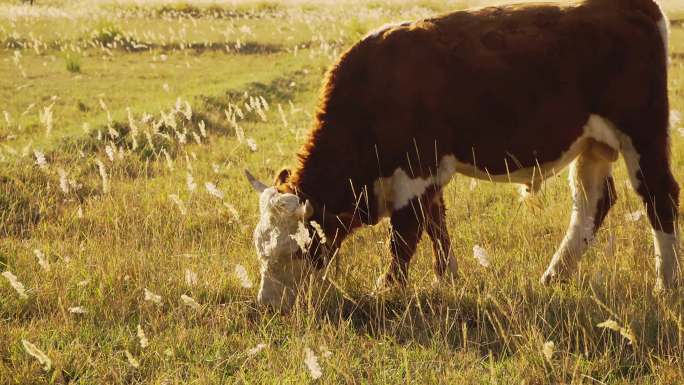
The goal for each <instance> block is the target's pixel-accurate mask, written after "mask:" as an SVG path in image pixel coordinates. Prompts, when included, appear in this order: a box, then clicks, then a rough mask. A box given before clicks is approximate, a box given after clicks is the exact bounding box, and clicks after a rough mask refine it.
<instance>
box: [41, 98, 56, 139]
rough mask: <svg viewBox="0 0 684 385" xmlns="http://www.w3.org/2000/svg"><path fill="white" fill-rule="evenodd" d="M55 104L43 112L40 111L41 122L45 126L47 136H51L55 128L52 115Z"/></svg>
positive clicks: (45, 108)
mask: <svg viewBox="0 0 684 385" xmlns="http://www.w3.org/2000/svg"><path fill="white" fill-rule="evenodd" d="M54 105H55V103H52V104H50V105H49V106H47V107H44V108H43V110H42V111H40V114H39V115H40V122H41V123H43V125H45V136H50V133H51V132H52V128H53V123H54V119H53V115H52V107H54Z"/></svg>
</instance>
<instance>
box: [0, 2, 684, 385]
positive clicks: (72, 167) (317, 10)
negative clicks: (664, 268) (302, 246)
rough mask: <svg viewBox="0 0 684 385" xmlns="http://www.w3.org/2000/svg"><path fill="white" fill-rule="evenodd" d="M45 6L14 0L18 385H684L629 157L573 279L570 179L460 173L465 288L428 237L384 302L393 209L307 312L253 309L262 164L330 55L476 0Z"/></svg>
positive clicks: (5, 251)
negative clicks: (556, 276)
mask: <svg viewBox="0 0 684 385" xmlns="http://www.w3.org/2000/svg"><path fill="white" fill-rule="evenodd" d="M37 3H38V5H37V6H33V7H30V6H27V5H19V2H18V1H0V47H1V48H0V112H2V116H0V272H5V271H9V272H11V273H12V274H13V276H16V279H17V280H18V282H20V283H21V284H22V285H23V288H24V290H25V292H24V291H22V288H21V287H19V286H18V284H17V283H15V286H17V288H16V289H15V288H13V286H11V284H10V283H11V281H13V279H11V278H12V276H11V275H9V274H5V275H6V276H5V277H0V384H39V383H57V384H64V383H77V384H124V383H125V384H138V383H140V384H148V383H150V384H190V383H191V384H217V383H247V384H253V383H273V384H276V383H277V384H300V383H307V382H312V381H316V382H319V383H329V384H337V383H359V384H385V383H388V384H395V383H415V384H429V383H450V384H547V383H549V384H556V383H565V384H571V383H572V384H625V383H629V384H681V383H684V374H683V372H684V289H675V290H672V291H671V292H668V293H665V294H664V295H659V296H654V295H653V294H652V292H651V289H652V287H653V283H654V279H655V278H654V264H653V257H652V256H653V249H652V248H653V246H652V242H651V236H650V227H649V226H648V224H647V220H646V218H645V215H639V213H641V210H643V207H642V205H641V203H640V202H639V200H638V198H637V197H636V195H635V194H634V193H633V192H632V191H631V188H629V187H628V186H627V184H626V181H627V178H626V175H625V170H624V167H623V165H622V163H621V162H620V164H619V166H618V168H617V171H616V181H617V190H618V194H619V200H618V204H617V206H616V208H615V209H614V210H613V211H612V213H611V214H610V216H609V217H608V219H607V224H606V225H605V226H604V228H603V229H602V230H601V232H600V233H599V236H598V238H597V241H596V243H595V246H594V247H593V248H592V249H591V251H590V252H589V253H588V254H587V255H586V256H585V258H584V259H583V263H582V264H581V266H580V270H579V272H578V273H577V274H576V275H575V276H574V279H573V280H572V281H571V282H570V283H568V284H565V285H556V286H550V287H545V286H542V285H540V284H539V283H538V278H539V277H540V276H541V274H542V272H543V270H544V269H545V267H546V265H547V263H548V262H549V260H550V257H551V255H552V254H553V252H554V250H555V248H556V246H557V245H558V243H559V242H560V240H561V238H562V236H563V234H564V231H565V227H566V224H567V221H568V220H569V216H570V207H571V203H570V191H569V187H568V186H567V182H566V178H565V175H566V174H563V175H562V176H560V177H558V178H555V179H553V180H550V181H548V183H547V185H546V187H545V188H544V189H543V190H542V191H541V192H540V193H539V194H538V195H536V196H534V197H533V198H531V200H530V201H529V202H527V203H520V202H519V201H518V194H517V191H516V188H515V186H508V185H495V184H490V183H485V182H475V181H473V180H470V179H468V178H465V177H458V176H457V177H456V178H455V179H454V181H453V182H452V183H451V184H450V185H449V187H448V189H447V192H446V201H447V206H448V208H449V212H448V220H449V227H450V231H451V235H452V239H453V243H454V251H455V252H456V254H457V255H458V257H459V263H460V268H461V277H460V280H459V281H458V282H456V283H455V284H454V285H446V286H443V287H433V286H432V284H431V281H432V272H431V267H430V266H431V258H432V255H431V249H430V247H429V242H427V240H424V241H423V242H422V243H421V246H420V248H419V251H418V253H417V255H416V256H415V259H414V262H413V263H412V267H411V283H410V285H409V287H408V288H407V289H406V290H405V291H403V292H400V291H396V292H391V293H388V294H385V295H381V296H372V295H371V292H372V290H373V286H374V283H375V279H376V278H377V277H378V276H379V275H380V274H381V272H382V271H384V269H385V266H386V264H387V262H388V261H389V252H388V247H387V235H388V225H387V224H381V225H379V226H376V227H374V228H367V229H364V230H362V231H359V232H358V233H357V234H355V236H354V237H353V238H352V239H350V240H349V241H347V242H346V243H345V245H344V248H343V250H342V253H341V260H340V262H339V265H338V266H336V268H335V269H334V271H333V273H332V274H331V277H332V278H331V280H332V282H333V285H332V286H331V287H328V288H327V289H326V290H310V291H309V292H307V293H304V295H303V296H302V298H300V301H299V302H298V303H297V305H296V307H295V308H294V310H293V311H292V313H291V314H288V315H279V314H274V313H272V312H268V311H266V310H264V309H262V308H260V307H259V306H257V305H256V303H255V299H256V288H255V286H256V285H257V283H258V278H259V271H258V265H257V260H256V258H255V252H254V247H253V244H252V239H251V233H252V229H253V226H254V224H255V222H256V220H257V196H256V194H254V193H253V192H252V191H251V188H250V186H249V185H248V183H246V181H245V180H244V177H243V176H242V170H243V169H244V168H249V169H250V170H251V171H253V172H254V173H255V174H256V175H258V176H259V177H260V178H261V179H266V180H269V179H270V178H271V177H272V176H273V175H274V173H275V172H276V171H277V170H278V169H279V168H280V167H281V166H283V165H293V164H294V162H295V158H294V153H295V151H296V150H297V149H298V147H299V145H300V144H301V143H302V141H303V139H304V137H305V135H306V132H307V130H308V127H309V123H310V122H311V118H312V113H313V111H314V107H315V104H316V100H317V96H318V89H319V85H320V82H321V79H322V76H323V74H324V71H325V70H326V68H327V66H328V65H329V64H330V63H331V62H332V61H333V60H334V59H335V58H336V57H337V55H338V54H339V53H341V52H342V50H344V49H345V48H346V47H348V46H350V45H351V44H353V42H355V41H356V40H357V39H359V38H360V37H361V36H363V35H364V34H365V33H366V32H367V31H369V30H371V29H373V28H375V27H378V26H380V25H382V24H384V23H386V22H390V21H399V20H405V19H414V18H418V17H423V16H427V15H432V14H435V13H439V12H444V11H447V10H451V9H457V8H460V7H464V6H466V5H467V4H465V3H464V2H462V1H446V2H442V1H436V0H434V1H433V0H430V1H428V0H423V1H421V0H415V1H410V2H390V1H387V2H383V1H367V2H354V3H352V4H351V5H350V3H343V4H339V3H335V2H323V1H321V2H306V1H293V2H277V1H237V2H235V1H231V2H229V1H226V2H197V3H196V4H195V3H193V4H190V5H189V4H187V3H170V2H168V1H151V2H139V1H133V0H131V1H120V2H115V1H92V2H78V3H76V4H74V2H68V1H58V0H45V1H41V0H37ZM663 3H664V5H665V7H666V8H667V9H668V12H670V13H671V16H672V18H673V19H675V20H676V19H678V18H679V16H678V15H679V13H678V9H679V8H678V3H677V2H674V1H673V2H667V1H664V2H663ZM680 25H681V24H679V23H677V22H676V23H675V27H674V28H673V37H672V43H671V44H672V47H671V49H672V52H673V59H672V63H671V68H670V73H671V76H670V89H671V104H672V109H673V114H672V115H673V119H672V120H673V127H672V151H673V153H674V154H673V167H674V170H675V176H676V178H677V179H678V180H679V181H680V183H682V182H684V136H683V135H684V129H682V128H681V127H682V125H684V123H683V122H679V121H678V119H677V118H678V113H677V111H680V110H681V111H684V91H683V88H682V86H683V83H684V29H683V28H681V27H680ZM475 245H478V246H480V247H482V248H484V250H486V253H487V254H488V256H489V266H488V267H484V266H482V265H481V264H479V263H478V260H477V259H475V258H474V257H473V247H474V246H475ZM241 267H242V268H244V269H245V270H246V275H247V277H244V276H243V275H242V274H238V273H236V268H237V269H238V271H239V270H240V269H241ZM250 286H251V287H250ZM609 320H610V321H614V323H609V324H605V323H604V322H605V321H609ZM606 326H612V328H611V327H606ZM23 341H27V342H29V343H31V344H33V345H34V346H35V348H37V349H38V350H40V351H41V352H42V354H44V355H46V356H47V357H48V358H49V360H50V365H49V366H50V367H49V368H47V366H48V365H47V364H46V363H45V361H43V362H42V363H41V362H40V360H39V359H37V358H35V357H34V356H39V357H42V356H41V353H39V352H33V354H34V356H32V355H30V354H29V351H31V345H25V344H24V342H23ZM314 361H316V362H317V365H318V366H319V367H320V373H316V372H317V371H316V369H317V368H316V365H314ZM319 374H320V378H318V379H315V377H318V375H319Z"/></svg>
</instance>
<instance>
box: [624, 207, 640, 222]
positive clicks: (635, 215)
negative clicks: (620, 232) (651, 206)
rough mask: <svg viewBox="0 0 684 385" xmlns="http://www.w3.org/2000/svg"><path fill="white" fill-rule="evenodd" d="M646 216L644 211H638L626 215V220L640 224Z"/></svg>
mask: <svg viewBox="0 0 684 385" xmlns="http://www.w3.org/2000/svg"><path fill="white" fill-rule="evenodd" d="M643 215H644V211H643V210H637V211H634V212H631V213H627V214H625V219H626V220H628V221H630V222H638V221H639V219H641V217H642V216H643Z"/></svg>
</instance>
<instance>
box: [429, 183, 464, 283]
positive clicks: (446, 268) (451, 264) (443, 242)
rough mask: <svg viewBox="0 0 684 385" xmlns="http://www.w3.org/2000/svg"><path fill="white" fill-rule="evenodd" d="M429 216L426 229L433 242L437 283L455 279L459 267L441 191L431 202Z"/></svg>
mask: <svg viewBox="0 0 684 385" xmlns="http://www.w3.org/2000/svg"><path fill="white" fill-rule="evenodd" d="M427 214H428V215H427V218H426V223H425V227H426V230H427V233H428V235H429V236H430V240H431V241H432V251H433V254H434V256H433V257H434V260H433V261H434V265H433V267H434V271H435V278H436V281H442V280H446V281H448V280H452V279H455V278H456V276H457V275H458V265H457V264H456V258H455V257H454V254H453V253H452V251H451V238H450V237H449V231H448V230H447V223H446V207H445V206H444V196H443V194H442V192H441V191H440V192H439V193H438V194H437V195H436V196H435V198H434V199H433V200H432V201H430V202H429V209H428V213H427Z"/></svg>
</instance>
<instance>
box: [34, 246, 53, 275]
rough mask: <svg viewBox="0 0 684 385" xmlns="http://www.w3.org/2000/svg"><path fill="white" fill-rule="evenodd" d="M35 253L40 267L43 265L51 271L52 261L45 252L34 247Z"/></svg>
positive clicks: (46, 269)
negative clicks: (50, 261) (49, 260)
mask: <svg viewBox="0 0 684 385" xmlns="http://www.w3.org/2000/svg"><path fill="white" fill-rule="evenodd" d="M33 254H35V255H36V258H37V259H38V264H39V265H40V267H42V268H43V270H45V271H50V263H49V262H48V259H47V257H46V256H45V254H43V252H42V251H40V250H38V249H34V250H33Z"/></svg>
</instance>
